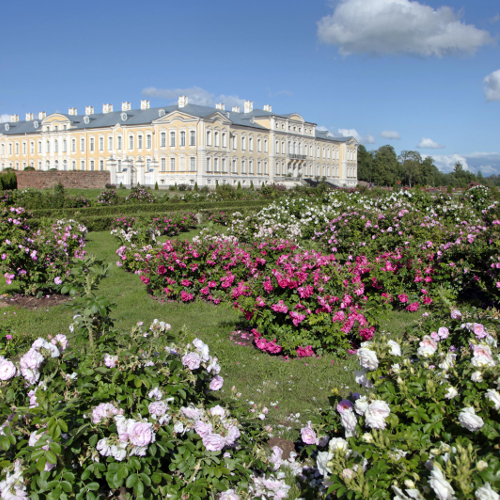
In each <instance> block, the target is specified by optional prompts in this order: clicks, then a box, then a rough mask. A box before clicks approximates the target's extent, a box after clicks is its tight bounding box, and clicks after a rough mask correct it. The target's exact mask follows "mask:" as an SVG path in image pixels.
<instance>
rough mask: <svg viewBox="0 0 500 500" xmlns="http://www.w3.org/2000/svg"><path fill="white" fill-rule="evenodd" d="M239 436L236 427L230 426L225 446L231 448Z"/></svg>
mask: <svg viewBox="0 0 500 500" xmlns="http://www.w3.org/2000/svg"><path fill="white" fill-rule="evenodd" d="M240 436H241V434H240V430H239V429H238V427H236V426H235V425H233V426H231V427H230V428H229V431H228V433H227V436H226V446H232V445H233V444H234V442H235V441H236V440H237V439H238V438H239V437H240Z"/></svg>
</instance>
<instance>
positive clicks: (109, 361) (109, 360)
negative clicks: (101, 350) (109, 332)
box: [104, 354, 118, 368]
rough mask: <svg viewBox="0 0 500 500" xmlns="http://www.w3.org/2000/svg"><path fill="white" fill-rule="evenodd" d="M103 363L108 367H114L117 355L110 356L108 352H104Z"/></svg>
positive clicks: (116, 362)
mask: <svg viewBox="0 0 500 500" xmlns="http://www.w3.org/2000/svg"><path fill="white" fill-rule="evenodd" d="M104 364H105V365H106V366H107V367H108V368H114V367H115V366H116V365H117V364H118V356H110V355H109V354H105V355H104Z"/></svg>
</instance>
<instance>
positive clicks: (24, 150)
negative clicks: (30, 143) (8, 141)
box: [23, 142, 26, 155]
mask: <svg viewBox="0 0 500 500" xmlns="http://www.w3.org/2000/svg"><path fill="white" fill-rule="evenodd" d="M25 154H26V143H25V142H23V155H25Z"/></svg>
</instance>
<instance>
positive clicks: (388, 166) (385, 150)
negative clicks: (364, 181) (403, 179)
mask: <svg viewBox="0 0 500 500" xmlns="http://www.w3.org/2000/svg"><path fill="white" fill-rule="evenodd" d="M398 173H399V162H398V157H397V156H396V151H395V150H394V148H393V147H392V146H389V145H387V146H381V147H380V148H378V149H377V151H375V156H374V159H373V182H374V183H375V184H377V185H379V186H392V185H393V184H394V183H395V182H396V180H397V177H398Z"/></svg>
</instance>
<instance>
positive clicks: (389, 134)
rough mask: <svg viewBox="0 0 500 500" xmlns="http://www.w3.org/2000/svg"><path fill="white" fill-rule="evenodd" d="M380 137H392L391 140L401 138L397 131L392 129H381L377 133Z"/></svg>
mask: <svg viewBox="0 0 500 500" xmlns="http://www.w3.org/2000/svg"><path fill="white" fill-rule="evenodd" d="M379 136H380V137H383V138H384V139H393V140H396V139H397V140H398V141H400V140H401V136H400V135H399V132H396V131H394V130H383V131H382V132H380V134H379Z"/></svg>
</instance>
